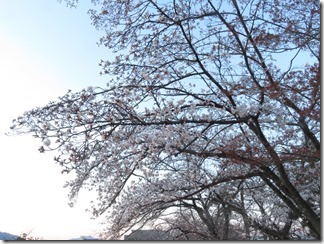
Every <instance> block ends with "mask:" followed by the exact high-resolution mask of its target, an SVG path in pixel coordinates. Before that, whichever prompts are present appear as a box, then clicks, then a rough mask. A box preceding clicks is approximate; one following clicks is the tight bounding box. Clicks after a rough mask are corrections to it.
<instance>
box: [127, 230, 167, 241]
mask: <svg viewBox="0 0 324 244" xmlns="http://www.w3.org/2000/svg"><path fill="white" fill-rule="evenodd" d="M124 240H134V241H135V240H137V241H156V240H171V236H170V234H169V232H167V231H163V230H135V231H133V232H132V233H131V234H129V235H125V236H124Z"/></svg>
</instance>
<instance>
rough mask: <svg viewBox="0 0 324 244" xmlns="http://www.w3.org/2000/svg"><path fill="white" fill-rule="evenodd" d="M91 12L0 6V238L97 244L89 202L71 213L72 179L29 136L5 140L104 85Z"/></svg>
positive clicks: (47, 5) (5, 1) (52, 1)
mask: <svg viewBox="0 0 324 244" xmlns="http://www.w3.org/2000/svg"><path fill="white" fill-rule="evenodd" d="M89 7H90V5H87V3H86V2H85V1H81V5H80V6H79V7H78V8H77V9H71V8H68V7H66V5H65V3H62V4H60V3H58V2H57V1H56V0H49V1H39V0H28V1H25V0H2V1H0V36H1V38H0V53H1V56H0V57H1V58H0V80H1V91H2V94H1V96H0V111H1V120H0V148H1V156H2V160H1V163H0V174H1V176H0V189H1V202H0V216H1V217H0V231H2V232H9V233H11V234H16V235H19V234H21V233H23V232H29V231H31V235H32V236H38V237H43V238H44V239H56V240H59V239H70V238H74V237H79V236H80V235H93V236H96V234H95V233H96V230H99V229H98V225H97V222H98V221H91V220H90V214H89V213H86V212H85V210H84V209H85V208H86V207H88V205H87V202H88V201H90V199H88V194H86V193H84V194H83V195H82V194H81V196H80V202H79V204H78V205H77V206H76V207H75V208H70V207H69V206H68V204H67V203H68V198H67V192H68V191H67V189H64V188H63V185H64V183H65V181H66V179H67V176H65V175H62V174H61V173H60V170H61V168H60V167H59V166H57V165H55V163H54V161H53V156H54V154H53V153H52V154H51V153H46V154H40V153H39V152H38V150H37V149H38V147H39V146H40V141H38V140H36V139H34V138H32V136H31V135H28V136H19V137H8V136H5V135H4V133H5V132H8V130H9V126H10V124H11V120H12V119H13V118H15V117H17V116H19V115H21V114H22V113H23V112H24V111H26V110H29V109H32V108H33V107H35V106H42V105H45V104H46V103H47V102H49V101H50V100H55V99H56V98H57V97H58V96H61V95H63V94H64V93H65V92H66V91H67V90H68V89H72V90H73V91H76V90H80V89H82V88H85V87H87V86H89V85H92V86H96V85H103V84H104V82H106V79H107V78H106V77H100V76H99V72H100V67H99V66H98V63H99V61H100V59H101V58H102V59H105V57H107V55H108V51H107V50H105V49H104V48H103V47H101V48H99V47H98V46H97V44H96V42H97V41H98V39H99V37H100V33H99V32H98V31H96V30H95V28H94V27H93V26H92V25H91V21H90V18H89V16H88V15H87V13H86V12H87V9H88V8H89Z"/></svg>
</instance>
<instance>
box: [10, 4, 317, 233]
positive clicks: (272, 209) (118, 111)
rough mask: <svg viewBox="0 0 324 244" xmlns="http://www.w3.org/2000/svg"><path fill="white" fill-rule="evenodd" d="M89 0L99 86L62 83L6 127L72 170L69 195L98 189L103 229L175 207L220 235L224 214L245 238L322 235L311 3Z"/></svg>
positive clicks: (124, 227)
mask: <svg viewBox="0 0 324 244" xmlns="http://www.w3.org/2000/svg"><path fill="white" fill-rule="evenodd" d="M67 2H68V3H69V4H71V5H74V4H77V1H75V0H70V1H67ZM92 2H93V3H94V4H95V7H94V9H92V10H90V11H89V13H90V16H91V19H92V21H93V24H94V26H95V27H96V28H98V29H101V30H104V31H105V36H103V37H102V38H101V39H100V44H101V45H103V46H105V47H107V48H109V49H110V50H112V51H113V52H114V54H115V56H114V57H110V58H109V59H107V60H102V61H101V62H100V65H101V66H102V75H107V77H108V78H107V79H108V80H109V81H108V83H107V86H105V87H95V86H89V87H88V88H87V89H84V90H82V91H80V92H72V91H69V92H68V93H67V94H65V95H63V96H62V97H60V98H59V99H58V100H57V101H53V102H50V103H49V104H48V105H46V106H43V107H39V108H35V109H32V110H30V111H28V112H26V113H25V114H24V115H22V116H20V117H18V118H17V119H16V120H14V121H13V126H12V127H11V128H12V130H13V131H14V132H16V133H18V134H19V133H32V134H33V135H34V136H35V137H37V138H40V139H41V140H42V142H43V145H42V146H41V147H40V148H39V151H40V152H45V151H48V150H55V151H57V156H56V157H55V161H56V162H57V163H59V164H60V165H61V166H62V168H63V170H62V172H63V173H70V172H74V173H75V175H76V177H75V179H73V180H71V181H70V182H67V185H66V186H67V187H69V188H70V195H69V197H70V199H71V201H72V203H73V201H75V200H76V199H77V195H78V192H79V190H80V189H81V188H88V189H90V190H95V191H97V193H98V197H97V199H96V200H94V201H93V205H92V207H91V209H90V211H92V213H93V216H94V217H96V216H99V215H103V214H104V215H105V216H106V218H107V221H106V224H107V231H106V232H105V233H103V238H107V239H108V238H114V239H117V238H119V237H120V236H122V235H123V234H124V233H126V232H127V231H128V230H130V229H131V228H140V227H142V226H144V225H145V224H147V223H150V222H152V221H153V222H154V221H156V220H158V219H161V218H162V217H163V216H165V215H166V214H168V213H170V212H172V211H173V210H172V209H174V208H176V209H178V210H177V212H176V213H175V214H174V215H173V216H174V217H177V216H178V217H179V216H180V215H179V214H180V213H181V212H179V211H180V206H181V208H186V209H187V211H192V210H194V211H195V217H197V216H198V218H199V221H202V222H203V223H205V224H206V229H205V230H207V233H208V235H211V236H214V237H215V238H216V236H217V238H219V239H222V237H220V235H219V233H216V232H215V231H216V230H215V226H217V225H216V223H220V222H219V221H221V220H222V221H225V222H223V223H225V226H227V227H226V228H227V229H226V228H225V229H224V230H223V234H222V235H221V236H225V237H226V236H227V237H228V236H229V235H228V231H229V228H234V227H233V226H234V225H233V224H231V223H233V221H234V220H235V219H236V220H237V221H236V222H240V224H243V225H242V228H243V229H242V228H241V227H239V226H237V228H238V229H240V230H242V231H243V232H242V236H244V238H246V239H252V236H253V235H255V233H263V234H264V235H265V236H268V237H269V236H271V238H273V239H293V238H297V239H298V238H300V239H307V238H313V239H319V238H320V233H321V231H320V205H319V203H320V170H319V169H320V68H319V67H320V51H319V50H320V19H319V18H320V4H319V2H318V1H314V0H304V1H299V0H297V1H279V0H271V1H268V0H262V1H261V0H220V1H212V0H189V1H188V0H177V1H175V0H173V1H171V0H170V1H169V0H165V1H157V0H120V1H106V0H92ZM265 196H266V197H265ZM206 201H209V202H210V204H209V205H208V204H207V203H206ZM198 203H199V204H198ZM206 204H207V205H206ZM207 206H208V207H207ZM217 208H218V211H216V212H215V215H212V214H211V213H212V212H213V211H215V209H217ZM201 209H203V210H204V212H201ZM255 209H256V210H255ZM182 213H183V212H182ZM216 213H218V214H219V215H218V217H217V214H216ZM177 214H178V215H177ZM186 214H187V213H186ZM207 215H208V218H207V217H206V216H207ZM220 216H221V217H220ZM231 219H232V222H231V221H230V220H231ZM173 227H174V226H173ZM173 227H172V228H173ZM179 228H180V226H179ZM301 230H302V231H303V233H304V234H302V235H301V234H300V233H301V232H300V231H301ZM213 233H214V234H213ZM224 233H225V234H224ZM226 233H227V234H226ZM225 239H226V238H225Z"/></svg>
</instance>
